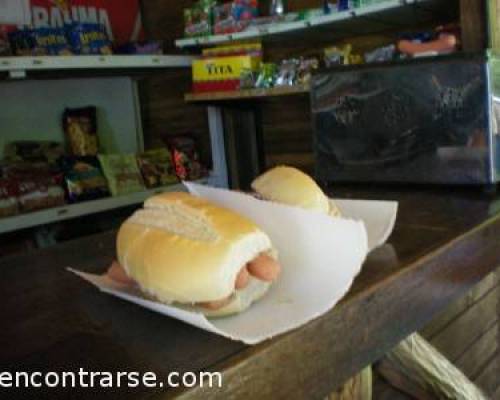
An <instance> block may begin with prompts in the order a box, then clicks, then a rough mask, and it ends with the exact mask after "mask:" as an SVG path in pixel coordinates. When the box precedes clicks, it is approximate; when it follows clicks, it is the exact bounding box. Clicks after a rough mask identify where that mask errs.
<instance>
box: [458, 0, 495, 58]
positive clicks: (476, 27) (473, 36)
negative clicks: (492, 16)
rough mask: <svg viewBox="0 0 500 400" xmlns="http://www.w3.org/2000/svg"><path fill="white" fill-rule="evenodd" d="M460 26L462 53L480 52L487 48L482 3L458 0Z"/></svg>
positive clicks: (484, 11)
mask: <svg viewBox="0 0 500 400" xmlns="http://www.w3.org/2000/svg"><path fill="white" fill-rule="evenodd" d="M495 1H497V0H495ZM460 25H461V27H462V47H463V49H464V51H480V50H483V49H485V48H486V47H487V40H486V38H487V34H486V32H487V26H488V24H487V13H486V4H485V2H484V1H481V0H460Z"/></svg>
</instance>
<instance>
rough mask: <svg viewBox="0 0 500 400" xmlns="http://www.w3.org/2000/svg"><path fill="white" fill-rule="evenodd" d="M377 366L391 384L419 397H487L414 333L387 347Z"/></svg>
mask: <svg viewBox="0 0 500 400" xmlns="http://www.w3.org/2000/svg"><path fill="white" fill-rule="evenodd" d="M377 370H378V372H379V373H380V375H382V376H383V377H384V378H385V379H386V380H387V381H388V382H389V383H390V384H391V385H392V386H394V387H396V388H398V389H399V390H401V391H403V392H405V393H408V394H409V395H410V396H413V397H414V398H416V399H419V400H437V399H449V400H487V397H486V396H485V395H484V394H483V393H482V392H481V390H479V389H478V388H477V386H476V385H474V384H473V383H472V382H471V381H470V380H469V379H468V378H467V377H466V376H465V375H464V374H463V373H462V372H461V371H460V370H459V369H458V368H456V367H455V366H454V365H453V364H452V363H451V362H450V361H448V360H447V359H446V357H444V356H443V355H442V354H441V353H439V352H438V351H437V350H436V349H435V348H434V347H433V346H432V345H431V344H429V343H428V342H427V341H426V340H425V339H424V338H422V337H421V336H420V335H419V334H416V333H415V334H413V335H411V336H409V337H408V338H406V339H405V340H403V341H402V342H401V343H400V344H399V345H397V346H396V347H395V348H394V349H393V350H392V351H390V352H389V353H388V354H387V355H386V356H385V357H384V358H383V359H382V361H380V362H379V363H378V365H377Z"/></svg>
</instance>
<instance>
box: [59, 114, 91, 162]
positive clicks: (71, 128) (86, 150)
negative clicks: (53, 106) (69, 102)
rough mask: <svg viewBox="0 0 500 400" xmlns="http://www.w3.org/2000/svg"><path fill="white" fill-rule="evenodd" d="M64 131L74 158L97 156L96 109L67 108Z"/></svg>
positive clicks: (64, 115) (64, 117) (64, 116)
mask: <svg viewBox="0 0 500 400" xmlns="http://www.w3.org/2000/svg"><path fill="white" fill-rule="evenodd" d="M63 129H64V132H65V133H66V136H67V138H68V141H69V144H70V149H71V153H72V154H73V155H74V156H81V157H83V156H96V155H97V152H98V149H99V141H98V136H97V109H96V107H84V108H67V109H65V110H64V114H63Z"/></svg>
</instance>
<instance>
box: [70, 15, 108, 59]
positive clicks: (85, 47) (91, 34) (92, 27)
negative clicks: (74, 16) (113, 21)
mask: <svg viewBox="0 0 500 400" xmlns="http://www.w3.org/2000/svg"><path fill="white" fill-rule="evenodd" d="M66 35H67V37H68V41H69V44H70V45H71V48H72V50H73V52H74V53H75V54H85V55H89V54H101V55H109V54H113V50H112V45H111V41H110V40H109V38H108V35H107V34H106V28H105V27H104V25H101V24H90V23H76V22H75V23H73V24H70V25H68V26H67V27H66Z"/></svg>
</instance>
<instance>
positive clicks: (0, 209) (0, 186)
mask: <svg viewBox="0 0 500 400" xmlns="http://www.w3.org/2000/svg"><path fill="white" fill-rule="evenodd" d="M18 213H19V203H18V201H17V192H16V185H15V184H14V182H12V180H11V179H7V178H2V177H0V218H6V217H11V216H13V215H16V214H18Z"/></svg>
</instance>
